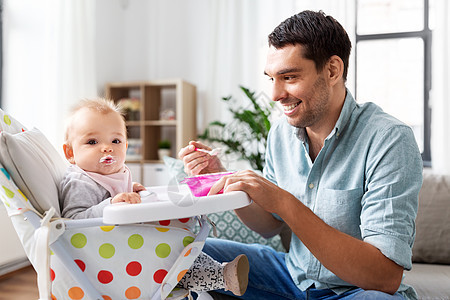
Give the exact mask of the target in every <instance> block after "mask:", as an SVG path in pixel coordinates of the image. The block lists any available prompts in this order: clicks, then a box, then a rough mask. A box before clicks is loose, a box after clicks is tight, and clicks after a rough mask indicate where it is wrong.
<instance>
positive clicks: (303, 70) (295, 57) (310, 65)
mask: <svg viewBox="0 0 450 300" xmlns="http://www.w3.org/2000/svg"><path fill="white" fill-rule="evenodd" d="M302 50H303V48H302V46H301V45H295V46H294V45H288V46H285V47H283V48H280V49H275V48H274V47H270V48H269V52H268V55H267V63H266V68H265V72H264V73H265V74H266V75H267V76H269V77H270V79H271V80H272V82H273V92H272V100H273V101H279V103H280V104H281V106H282V107H283V110H284V114H285V115H286V117H287V119H288V122H289V124H291V125H292V126H295V127H310V128H313V127H320V126H321V124H322V122H321V121H322V120H323V118H326V116H327V113H328V110H329V106H330V104H329V87H328V84H327V81H326V77H325V75H324V72H325V71H319V72H318V71H317V70H316V65H315V63H314V61H312V60H309V59H305V58H304V57H303V53H302Z"/></svg>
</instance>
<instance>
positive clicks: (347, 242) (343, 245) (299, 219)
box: [211, 171, 403, 294]
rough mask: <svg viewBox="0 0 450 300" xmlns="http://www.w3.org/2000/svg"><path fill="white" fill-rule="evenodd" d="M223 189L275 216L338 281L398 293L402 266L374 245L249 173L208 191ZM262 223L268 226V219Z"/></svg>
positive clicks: (246, 216)
mask: <svg viewBox="0 0 450 300" xmlns="http://www.w3.org/2000/svg"><path fill="white" fill-rule="evenodd" d="M222 188H224V192H229V191H234V190H239V191H244V192H246V193H247V194H248V195H249V197H250V198H251V199H253V201H254V202H255V203H257V204H258V206H259V209H262V210H266V211H267V212H270V213H276V214H278V215H279V216H280V217H281V218H282V219H283V220H284V221H285V222H286V224H287V225H288V226H289V227H290V228H291V230H292V231H293V232H294V234H295V235H297V237H298V238H299V239H300V240H301V241H302V242H303V243H304V245H305V246H306V247H307V248H308V249H309V250H310V251H311V253H312V254H313V255H314V256H315V257H316V258H317V259H318V260H319V261H320V262H321V263H322V264H323V265H324V266H325V267H326V268H327V269H328V270H330V271H332V272H333V273H334V274H336V275H337V276H339V277H340V278H341V279H343V280H345V281H347V282H349V283H351V284H354V285H355V286H359V287H361V288H363V289H370V290H379V291H383V292H386V293H391V294H393V293H395V292H396V291H397V289H398V287H399V285H400V282H401V279H402V274H403V267H402V266H399V265H397V264H396V263H394V262H393V261H392V260H390V259H389V258H387V257H386V256H384V255H383V254H382V253H381V252H380V250H378V249H377V248H376V247H374V246H373V245H371V244H368V243H366V242H364V241H360V240H358V239H356V238H353V237H351V236H349V235H347V234H344V233H342V232H340V231H338V230H336V229H334V228H333V227H331V226H329V225H327V224H326V223H325V222H323V221H322V220H321V219H320V218H319V217H317V216H316V215H315V214H314V213H313V212H312V211H311V210H310V209H309V208H307V207H306V206H305V205H303V204H302V203H301V202H300V201H299V200H298V199H297V198H295V197H294V196H293V195H291V194H290V193H288V192H287V191H285V190H283V189H281V188H279V187H277V186H276V185H275V184H273V183H272V182H270V181H268V180H267V179H265V178H263V177H261V176H259V175H257V174H255V173H254V172H252V171H242V172H237V173H235V174H233V175H228V176H225V177H223V178H222V179H221V180H219V181H218V182H217V183H216V185H214V186H213V187H212V188H211V194H213V193H215V192H217V191H220V189H222ZM239 217H240V218H241V219H242V221H243V222H244V223H245V224H247V225H248V226H249V227H250V228H252V229H254V230H255V231H258V230H257V229H259V228H257V227H256V226H253V224H254V223H257V217H256V218H253V217H252V216H251V214H250V213H248V214H247V213H246V214H243V213H241V212H239ZM272 218H273V217H272ZM274 220H276V219H274ZM264 221H265V222H267V219H265V220H264ZM261 223H262V222H261ZM280 223H281V222H280ZM273 229H275V228H273ZM259 230H261V229H259ZM262 230H263V231H258V232H260V233H261V234H264V233H267V231H266V232H264V230H270V228H263V229H262Z"/></svg>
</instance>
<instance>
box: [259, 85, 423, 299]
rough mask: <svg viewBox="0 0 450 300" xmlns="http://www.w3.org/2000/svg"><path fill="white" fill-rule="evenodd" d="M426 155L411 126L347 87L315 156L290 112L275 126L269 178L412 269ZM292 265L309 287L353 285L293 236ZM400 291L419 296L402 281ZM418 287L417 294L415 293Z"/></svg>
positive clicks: (270, 143)
mask: <svg viewBox="0 0 450 300" xmlns="http://www.w3.org/2000/svg"><path fill="white" fill-rule="evenodd" d="M422 166H423V165H422V159H421V155H420V152H419V149H418V147H417V144H416V141H415V138H414V135H413V132H412V130H411V128H410V127H408V126H406V125H405V124H403V123H401V122H400V121H398V120H397V119H395V118H394V117H392V116H390V115H388V114H386V113H384V112H383V111H382V110H381V109H380V108H379V107H378V106H377V105H375V104H373V103H365V104H358V103H356V102H355V100H354V99H353V96H352V95H351V93H350V92H349V91H348V90H347V96H346V98H345V103H344V106H343V108H342V111H341V114H340V116H339V119H338V121H337V122H336V125H335V127H334V129H333V130H332V131H331V133H330V134H329V136H328V137H327V138H326V139H325V142H324V145H323V148H322V149H321V151H320V152H319V154H318V155H317V157H316V159H315V161H314V162H313V161H312V160H311V158H310V156H309V146H308V136H307V134H306V130H305V129H304V128H295V127H293V126H291V125H289V124H288V122H287V120H286V119H285V118H282V119H280V120H278V121H277V122H276V123H275V124H274V125H273V126H272V128H271V130H270V133H269V138H268V142H267V152H266V166H265V168H264V176H265V177H266V178H267V179H269V180H270V181H272V182H273V183H275V184H277V185H278V186H280V187H281V188H283V189H285V190H287V191H288V192H290V193H291V194H293V195H294V196H295V197H296V198H297V199H298V200H299V201H301V202H302V203H303V204H304V205H306V206H307V207H309V208H310V209H311V210H312V211H313V212H314V213H315V214H316V215H317V216H318V217H320V218H321V219H322V220H323V221H324V222H325V223H327V224H328V225H330V226H332V227H334V228H336V229H337V230H339V231H341V232H344V233H346V234H348V235H350V236H352V237H354V238H357V239H359V240H363V241H365V242H367V243H370V244H372V245H374V246H375V247H377V248H378V249H379V250H380V251H381V252H382V253H383V254H384V255H385V256H386V257H388V258H389V259H391V260H393V261H394V262H396V263H397V264H399V265H400V266H403V267H404V268H405V269H410V268H411V256H412V251H411V249H412V245H413V242H414V236H415V218H416V214H417V206H418V193H419V190H420V187H421V185H422ZM286 264H287V268H288V270H289V272H290V274H291V276H292V278H293V280H294V282H295V284H296V285H297V286H298V287H299V288H300V289H301V290H303V291H304V290H306V289H307V288H309V287H311V286H313V285H314V286H315V288H317V289H323V288H330V289H333V290H334V291H335V292H337V293H341V292H344V291H346V290H348V289H349V288H351V287H352V286H351V284H349V283H347V282H345V281H343V280H342V279H340V278H339V277H337V276H336V275H335V274H333V273H332V272H331V271H329V270H328V269H326V268H325V267H324V266H323V265H322V264H321V263H320V261H318V260H317V259H316V258H315V257H314V255H312V253H311V252H310V251H309V250H308V249H307V248H306V247H305V245H303V243H302V241H301V240H300V239H299V238H298V237H297V236H296V235H295V234H292V240H291V246H290V250H289V253H288V255H286ZM399 292H404V294H405V295H406V296H413V294H414V292H413V290H412V289H409V290H408V286H406V285H403V284H402V285H401V286H400V288H399ZM411 293H412V294H411Z"/></svg>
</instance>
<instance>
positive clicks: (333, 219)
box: [316, 188, 363, 239]
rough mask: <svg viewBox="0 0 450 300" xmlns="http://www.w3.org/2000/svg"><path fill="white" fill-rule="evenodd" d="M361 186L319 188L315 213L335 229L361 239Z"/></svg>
mask: <svg viewBox="0 0 450 300" xmlns="http://www.w3.org/2000/svg"><path fill="white" fill-rule="evenodd" d="M362 196H363V191H362V189H361V188H356V189H347V190H334V189H321V190H320V191H319V194H318V197H317V202H316V214H317V215H318V216H319V217H320V218H322V220H323V221H324V222H325V223H327V224H328V225H330V226H332V227H334V228H335V229H337V230H339V231H341V232H344V233H346V234H349V235H351V236H353V237H356V238H358V239H361V231H360V227H359V225H360V224H361V198H362Z"/></svg>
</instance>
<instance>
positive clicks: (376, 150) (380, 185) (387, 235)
mask: <svg viewBox="0 0 450 300" xmlns="http://www.w3.org/2000/svg"><path fill="white" fill-rule="evenodd" d="M373 146H374V147H373V148H372V149H371V155H369V160H368V164H367V165H368V166H370V167H368V168H367V171H366V181H365V186H366V193H365V194H364V196H363V198H362V202H361V205H362V211H361V225H360V229H361V235H362V239H363V240H364V241H365V242H367V243H370V244H372V245H374V246H375V247H377V248H378V249H379V250H380V251H381V252H382V253H383V254H384V255H385V256H386V257H388V258H389V259H391V260H392V261H394V262H395V263H397V264H398V265H400V266H403V267H404V268H405V269H407V270H409V269H411V266H412V263H411V258H412V246H413V243H414V237H415V219H416V215H417V208H418V193H419V190H420V188H421V186H422V169H423V165H422V158H421V155H420V153H419V151H418V147H417V145H416V144H415V139H414V135H413V133H412V130H411V129H410V128H409V127H407V126H395V127H391V128H387V129H386V131H385V132H384V134H382V135H380V139H379V140H378V141H376V142H375V143H374V144H373Z"/></svg>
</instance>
